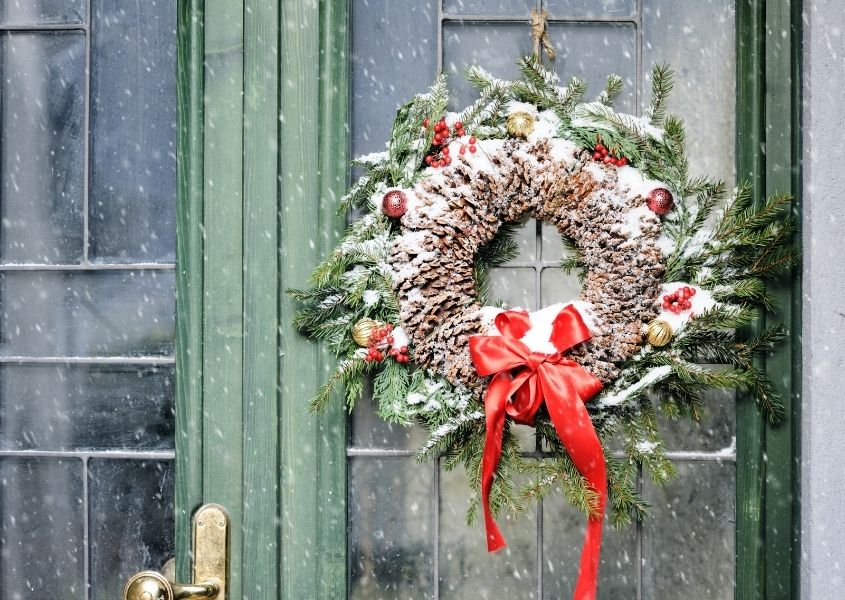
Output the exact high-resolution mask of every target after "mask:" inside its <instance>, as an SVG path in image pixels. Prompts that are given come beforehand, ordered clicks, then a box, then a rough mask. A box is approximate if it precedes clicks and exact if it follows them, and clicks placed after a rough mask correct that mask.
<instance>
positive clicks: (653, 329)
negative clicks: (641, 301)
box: [646, 319, 672, 348]
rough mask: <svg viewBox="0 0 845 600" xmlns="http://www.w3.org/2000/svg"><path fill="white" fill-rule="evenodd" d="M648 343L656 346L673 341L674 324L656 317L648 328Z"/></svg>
mask: <svg viewBox="0 0 845 600" xmlns="http://www.w3.org/2000/svg"><path fill="white" fill-rule="evenodd" d="M646 339H647V340H648V343H649V344H651V345H652V346H654V347H656V348H660V347H661V346H665V345H666V344H668V343H669V342H671V341H672V326H671V325H669V323H667V322H666V321H664V320H663V319H654V320H653V321H652V322H651V323H649V324H648V327H647V328H646Z"/></svg>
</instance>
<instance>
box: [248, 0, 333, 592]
mask: <svg viewBox="0 0 845 600" xmlns="http://www.w3.org/2000/svg"><path fill="white" fill-rule="evenodd" d="M244 6H245V12H244V19H245V22H244V124H243V126H244V165H243V169H244V207H243V213H244V239H243V247H244V282H243V298H244V349H243V369H244V380H243V403H244V442H243V443H244V450H243V457H244V464H243V482H244V483H243V485H244V488H243V535H244V541H243V567H242V575H243V586H242V588H243V598H244V600H253V599H255V600H258V599H263V598H278V593H279V579H278V576H279V569H278V565H279V528H278V526H277V522H278V502H277V498H278V490H279V481H278V477H279V467H278V459H279V452H278V448H279V435H278V431H279V428H278V427H277V425H276V424H277V423H278V421H279V407H278V389H277V388H278V381H279V379H278V378H279V374H278V368H279V360H278V331H279V323H278V318H279V294H280V290H279V279H278V276H277V274H278V268H279V264H278V240H279V226H278V177H277V169H278V126H279V118H278V115H279V112H278V111H279V103H278V84H279V70H278V69H277V68H276V61H277V60H278V56H279V47H278V38H279V7H278V4H277V3H275V2H267V1H266V0H246V1H245V3H244ZM315 597H317V596H315Z"/></svg>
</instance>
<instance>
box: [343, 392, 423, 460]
mask: <svg viewBox="0 0 845 600" xmlns="http://www.w3.org/2000/svg"><path fill="white" fill-rule="evenodd" d="M377 410H378V407H377V406H376V405H375V402H374V401H373V396H372V393H371V391H370V389H369V388H368V389H367V390H366V392H365V393H364V396H363V397H362V398H361V399H360V400H358V402H356V403H355V410H354V411H353V412H352V414H351V415H350V420H351V428H350V429H351V431H352V439H351V444H352V446H353V447H355V448H382V449H384V448H391V449H400V450H418V449H419V448H420V447H422V445H423V444H424V443H425V441H426V440H427V439H428V433H427V432H426V431H425V430H423V428H422V427H419V426H416V425H413V426H411V427H405V426H403V425H399V424H397V423H390V422H388V421H385V420H384V419H382V418H381V417H380V416H378V413H377V412H376V411H377Z"/></svg>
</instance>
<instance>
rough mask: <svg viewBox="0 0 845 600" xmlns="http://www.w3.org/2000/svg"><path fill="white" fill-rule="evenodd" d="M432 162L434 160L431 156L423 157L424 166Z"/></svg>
mask: <svg viewBox="0 0 845 600" xmlns="http://www.w3.org/2000/svg"><path fill="white" fill-rule="evenodd" d="M433 160H434V157H433V156H432V155H431V154H429V155H428V156H426V157H425V164H427V165H430V164H431V163H432V161H433Z"/></svg>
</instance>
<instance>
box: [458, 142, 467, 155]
mask: <svg viewBox="0 0 845 600" xmlns="http://www.w3.org/2000/svg"><path fill="white" fill-rule="evenodd" d="M466 153H467V148H466V146H464V145H463V144H461V149H460V150H458V154H466Z"/></svg>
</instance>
